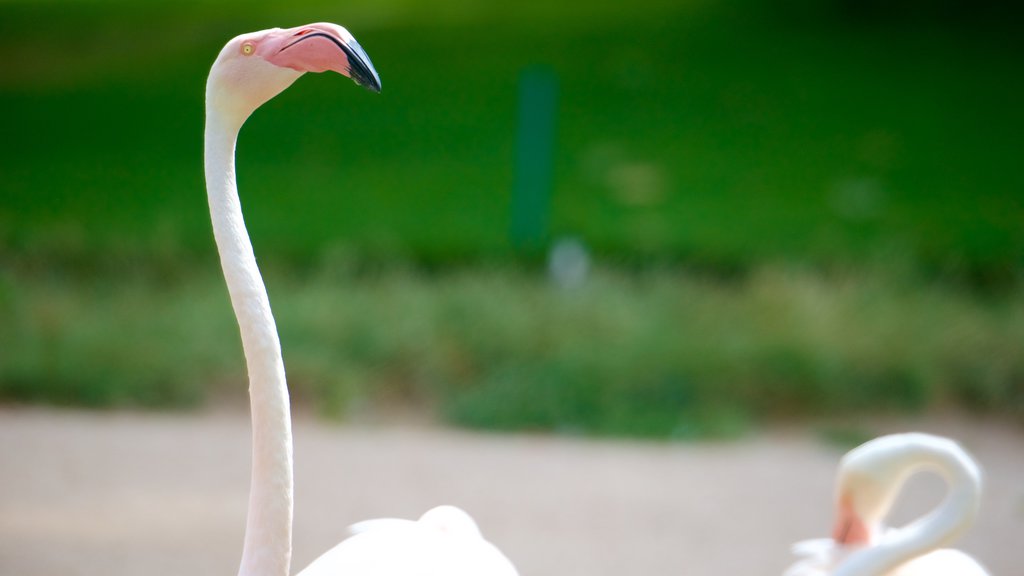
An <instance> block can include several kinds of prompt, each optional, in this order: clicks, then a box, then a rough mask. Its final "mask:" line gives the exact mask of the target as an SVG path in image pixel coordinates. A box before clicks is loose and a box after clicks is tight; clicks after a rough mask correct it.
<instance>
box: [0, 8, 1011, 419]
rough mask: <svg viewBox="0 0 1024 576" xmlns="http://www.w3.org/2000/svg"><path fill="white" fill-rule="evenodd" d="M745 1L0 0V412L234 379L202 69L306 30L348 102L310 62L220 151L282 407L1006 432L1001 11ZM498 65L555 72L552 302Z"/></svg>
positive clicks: (182, 399) (511, 73)
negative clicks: (278, 341)
mask: <svg viewBox="0 0 1024 576" xmlns="http://www.w3.org/2000/svg"><path fill="white" fill-rule="evenodd" d="M774 4H775V3H771V2H766V1H764V0H742V1H740V2H732V3H729V2H723V1H714V0H691V1H689V2H669V1H667V0H638V1H637V2H631V3H628V4H624V3H621V2H611V1H606V0H602V1H599V2H582V1H580V0H570V1H566V2H560V3H555V2H547V3H540V2H536V3H530V2H526V3H523V2H518V3H512V2H484V1H483V0H442V1H439V2H432V3H413V2H408V1H403V0H380V1H378V0H355V1H352V2H346V3H337V2H307V3H301V4H299V5H298V7H296V6H295V4H294V3H288V6H284V5H283V3H270V2H262V1H260V2H241V1H234V0H215V1H208V2H201V1H198V0H193V1H180V2H176V3H161V2H155V3H150V4H146V5H140V4H137V3H128V2H124V1H116V0H115V1H101V0H49V1H45V2H25V1H9V0H0V49H2V51H3V53H4V54H5V62H6V64H5V69H4V73H3V74H2V75H0V114H2V115H3V129H4V130H3V133H4V137H3V138H2V139H0V398H6V399H15V400H21V401H50V402H61V403H76V404H89V405H96V406H108V405H122V404H129V405H149V406H166V405H191V404H194V403H196V402H201V401H202V400H203V398H204V397H205V396H206V395H207V394H208V393H209V389H213V390H217V389H218V383H223V382H231V383H236V382H237V380H238V378H239V370H240V369H241V367H240V361H239V357H238V355H239V353H240V351H239V350H238V347H237V342H236V341H235V338H236V335H235V332H234V328H233V326H232V323H231V317H230V308H229V307H228V306H227V302H226V300H225V299H224V293H223V288H222V287H221V285H220V281H219V279H218V278H217V277H216V264H215V260H214V258H213V241H212V235H211V233H210V225H209V216H208V213H207V208H206V198H205V191H204V189H203V177H202V150H201V145H202V142H201V135H202V124H203V100H202V97H203V85H204V81H205V77H206V73H207V71H208V69H209V66H210V64H211V63H212V60H213V58H214V56H215V55H216V53H217V51H218V50H219V49H220V47H221V46H222V45H223V43H224V42H225V41H226V40H227V39H228V38H230V37H231V36H233V35H235V34H238V33H241V32H246V31H251V30H256V29H260V28H266V27H271V26H278V25H280V26H294V25H298V24H302V23H306V22H312V21H317V20H331V21H337V22H340V23H343V24H345V25H346V26H348V27H349V29H350V30H351V31H352V32H353V33H354V34H355V35H356V37H357V38H359V40H360V42H361V44H362V45H363V47H364V48H365V49H366V51H367V52H368V53H369V54H370V56H371V57H372V59H373V62H374V64H375V66H376V68H377V69H378V71H379V72H380V75H381V79H382V82H383V92H382V93H381V94H380V95H375V94H371V93H369V92H366V91H364V90H361V89H358V88H357V87H355V86H353V85H352V83H351V82H349V81H348V80H346V79H344V78H339V77H337V76H328V75H309V77H307V78H303V79H302V80H301V81H299V82H298V83H296V85H295V86H294V87H293V88H291V89H289V90H288V91H287V92H286V93H284V94H283V95H281V96H280V97H278V98H276V99H275V100H273V101H271V102H270V103H269V104H267V105H266V106H264V107H263V108H262V109H260V110H259V111H258V112H257V113H256V114H255V115H254V116H253V117H252V118H251V119H250V120H249V122H248V123H247V124H246V127H245V129H244V130H243V132H242V135H241V140H240V143H239V150H238V164H239V166H238V170H239V186H240V189H241V195H242V201H243V205H244V207H245V211H246V218H247V222H248V225H249V231H250V233H251V234H252V236H253V240H254V244H255V247H256V251H257V254H258V255H259V256H260V261H261V263H262V264H263V265H264V267H266V268H267V269H268V270H270V271H271V274H270V280H271V281H270V291H271V296H272V297H273V298H274V303H275V306H276V307H277V310H278V316H279V318H280V321H281V324H282V332H283V340H284V342H285V353H286V357H287V361H288V365H289V372H290V374H291V378H292V384H293V386H294V387H295V390H296V393H297V395H298V396H299V397H300V398H309V399H312V400H313V401H314V402H316V403H318V404H322V405H324V406H327V407H328V410H329V411H333V412H335V413H344V412H346V411H348V410H350V409H352V408H351V407H352V406H357V405H358V401H357V400H358V398H360V397H362V396H373V397H376V396H377V395H379V394H381V392H380V391H381V390H383V391H384V392H383V394H384V396H388V394H390V393H389V392H387V391H388V390H395V392H394V395H396V396H397V397H400V398H414V399H416V400H417V401H423V402H426V403H427V404H429V405H432V406H434V407H435V408H436V409H437V410H438V412H439V413H442V414H444V415H446V416H447V417H448V418H450V419H452V420H453V421H457V422H461V423H465V424H471V425H477V426H491V427H499V428H515V427H524V426H525V427H534V428H545V429H570V430H584V431H594V432H600V433H627V434H645V435H668V434H682V435H687V434H691V433H703V432H708V431H710V432H715V433H728V432H730V431H734V430H737V429H741V428H743V427H744V426H745V423H747V422H749V421H751V420H757V419H758V418H759V417H760V416H762V415H769V416H771V415H774V416H789V415H804V416H805V415H808V414H814V413H817V412H819V411H825V412H828V413H840V412H842V411H843V410H845V409H852V410H855V411H856V410H862V411H863V410H873V409H876V408H877V409H891V408H895V409H920V408H926V407H932V406H941V405H944V404H946V403H949V402H955V403H959V404H964V403H966V404H967V405H970V406H973V407H976V408H981V409H985V410H990V411H995V412H1010V413H1013V414H1020V413H1021V410H1022V408H1021V406H1022V402H1024V400H1022V398H1024V391H1022V388H1021V382H1024V376H1022V374H1024V367H1022V366H1021V364H1020V360H1019V359H1020V358H1022V357H1024V349H1022V348H1021V342H1024V337H1022V334H1021V329H1022V328H1021V326H1022V324H1024V320H1022V316H1021V310H1022V309H1024V308H1022V305H1021V302H1020V294H1021V290H1020V288H1021V272H1022V270H1024V170H1021V169H1020V166H1021V159H1022V158H1024V106H1021V103H1022V102H1024V75H1022V74H1020V63H1021V62H1022V61H1024V60H1022V57H1024V42H1022V41H1021V36H1020V34H1019V29H1020V27H1019V26H1018V24H1019V22H1020V19H1019V18H1017V17H1016V15H1015V14H1014V10H1012V9H1009V8H1007V9H1005V10H1004V9H1003V8H1000V7H999V6H997V4H998V3H997V2H983V3H981V4H978V5H977V7H976V8H970V9H968V8H964V7H965V6H967V5H966V4H965V3H963V2H959V0H956V1H955V0H943V1H941V2H937V3H932V2H918V1H909V0H908V2H907V3H906V4H905V5H904V4H900V7H897V8H892V7H888V5H882V4H880V3H876V2H862V3H856V2H854V3H851V2H844V1H839V0H832V1H827V2H826V1H822V2H798V3H793V4H790V5H789V7H787V8H783V7H778V6H774ZM957 10H968V11H967V12H962V13H961V12H957ZM993 12H995V13H998V14H995V15H993ZM529 70H542V71H546V72H550V73H552V74H553V75H554V77H555V78H557V83H558V108H557V109H558V114H557V130H556V142H555V157H554V178H553V183H552V184H553V188H552V195H551V198H550V205H549V210H550V214H549V216H548V218H547V221H548V222H549V226H548V228H547V230H546V231H545V236H546V238H547V239H554V238H559V237H564V236H571V237H576V238H579V239H581V240H582V241H583V242H584V243H585V244H586V245H587V246H588V248H589V249H590V250H591V252H592V254H594V256H595V257H596V259H597V261H598V262H599V263H600V264H599V266H598V273H597V275H596V276H595V279H594V280H593V282H594V284H593V285H589V286H588V287H587V289H586V290H587V291H585V292H583V293H581V294H578V295H577V297H574V298H567V297H564V296H565V295H559V294H558V293H556V292H552V291H551V287H550V286H548V285H547V284H545V282H544V280H543V278H542V277H541V276H540V275H538V274H535V273H530V272H529V271H531V270H535V269H536V263H537V262H538V261H539V259H540V257H542V256H543V246H541V247H539V248H538V247H533V248H532V249H526V250H524V249H521V248H517V246H516V245H515V244H514V243H513V242H512V241H511V240H510V238H509V229H510V217H511V216H510V215H511V206H512V203H513V198H512V190H513V188H514V184H515V181H516V180H515V179H516V166H515V162H516V158H517V153H516V133H517V126H518V119H517V110H518V102H517V94H518V90H519V80H520V77H521V75H522V74H523V73H524V71H529ZM381 270H384V271H386V272H380V271H381ZM394 270H398V271H399V272H394ZM339 271H340V272H339ZM338 274H340V278H341V280H339V279H338V278H339V277H338V276H337V275H338ZM378 274H379V275H378ZM336 294H348V295H350V297H351V299H352V303H348V300H346V299H345V298H341V297H340V296H336ZM304 297H306V298H307V300H306V301H305V303H303V300H302V299H303V298H304ZM488 298H491V299H493V300H494V301H493V302H487V299H488ZM303 306H305V308H304V307H303ZM815 306H817V307H815ZM402 310H405V311H406V312H407V314H406V313H402V312H401V311H402ZM552 319H558V321H560V322H563V323H564V327H563V328H559V329H552V328H550V326H551V325H552V324H551V323H552V322H553V320H552ZM708 334H713V335H714V337H713V338H705V336H706V335H708ZM611 352H615V353H614V354H613V353H611ZM229 388H234V386H231V387H229ZM331 407H333V408H331Z"/></svg>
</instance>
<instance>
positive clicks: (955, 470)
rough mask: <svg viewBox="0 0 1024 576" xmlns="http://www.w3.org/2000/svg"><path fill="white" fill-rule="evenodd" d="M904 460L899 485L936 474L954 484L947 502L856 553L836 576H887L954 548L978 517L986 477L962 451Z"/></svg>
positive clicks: (918, 450) (928, 450) (931, 451)
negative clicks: (935, 552) (917, 476)
mask: <svg viewBox="0 0 1024 576" xmlns="http://www.w3.org/2000/svg"><path fill="white" fill-rule="evenodd" d="M903 457H904V458H906V466H905V468H904V470H903V471H902V472H903V473H902V474H900V476H899V478H898V479H897V480H896V482H898V483H899V484H902V483H903V482H905V481H906V480H907V479H908V478H910V476H912V475H913V474H915V473H917V472H919V471H923V470H934V471H935V472H937V473H939V474H940V475H941V476H942V477H943V479H944V480H945V481H946V483H947V485H948V491H947V493H946V497H945V499H944V500H943V501H942V503H941V504H939V506H938V507H937V508H935V509H934V510H932V511H931V512H929V513H928V514H926V515H925V516H922V517H921V518H918V519H917V520H915V521H914V522H912V523H910V524H908V525H907V526H904V527H903V528H899V529H893V530H890V531H889V532H888V533H886V534H884V535H882V539H881V540H880V541H879V542H878V543H877V544H876V545H874V546H872V547H870V548H867V549H864V550H861V551H858V552H856V553H854V554H852V555H851V556H850V557H849V559H847V560H846V561H845V562H844V563H843V564H842V565H840V566H839V568H838V569H837V570H836V572H835V574H834V575H833V576H884V575H885V574H888V573H889V571H890V570H893V569H894V568H896V567H897V566H899V565H900V564H903V563H904V562H907V561H909V560H912V559H914V558H917V557H918V556H921V555H923V554H927V553H928V552H931V551H933V550H936V549H938V548H941V547H943V546H946V545H948V544H950V543H951V542H952V541H953V540H955V539H956V538H957V537H958V536H959V535H960V534H961V533H963V531H964V530H966V529H967V527H968V526H969V525H970V524H971V522H972V521H973V520H974V517H975V516H976V515H977V511H978V504H979V500H980V496H981V475H980V472H979V471H978V469H977V467H976V466H975V465H974V463H973V462H972V461H970V460H969V459H968V457H967V456H966V455H965V454H964V453H963V452H962V451H960V449H959V448H956V447H955V446H954V445H950V446H949V447H935V446H915V447H912V448H911V449H910V450H909V453H907V454H904V455H903Z"/></svg>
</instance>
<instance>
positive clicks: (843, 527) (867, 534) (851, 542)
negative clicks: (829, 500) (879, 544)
mask: <svg viewBox="0 0 1024 576" xmlns="http://www.w3.org/2000/svg"><path fill="white" fill-rule="evenodd" d="M838 512H839V517H838V518H837V519H836V524H835V528H833V530H832V539H833V540H835V541H836V543H837V544H840V545H843V546H864V545H867V544H870V542H871V529H870V528H869V527H868V525H867V524H866V523H865V522H864V520H863V519H862V518H861V517H860V516H859V515H858V514H857V513H856V512H854V510H853V506H852V505H851V503H850V500H849V499H848V498H843V499H842V500H840V503H839V510H838Z"/></svg>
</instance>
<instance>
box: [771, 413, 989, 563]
mask: <svg viewBox="0 0 1024 576" xmlns="http://www.w3.org/2000/svg"><path fill="white" fill-rule="evenodd" d="M924 470H932V471H934V472H937V473H938V474H940V475H941V476H942V477H943V479H944V480H945V481H946V483H947V486H948V489H947V493H946V497H945V499H944V500H943V501H942V503H940V504H939V505H938V507H936V508H935V509H934V510H932V511H931V512H929V513H928V514H926V515H925V516H923V517H921V518H919V519H917V520H915V521H914V522H912V523H910V524H908V525H906V526H904V527H902V528H888V527H886V526H885V524H884V523H883V521H884V520H885V516H886V515H887V514H888V513H889V510H890V509H891V508H892V505H893V502H894V500H895V499H896V496H897V495H898V494H899V491H900V489H901V488H902V486H903V484H904V483H905V482H906V481H907V480H908V479H909V478H910V477H911V476H912V475H914V474H915V473H917V472H920V471H924ZM980 497H981V470H980V469H979V468H978V466H977V464H975V463H974V460H972V459H971V457H970V456H968V455H967V453H966V452H965V451H964V450H963V449H962V448H960V446H959V445H958V444H957V443H956V442H954V441H952V440H949V439H947V438H941V437H938V436H932V435H930V434H922V433H907V434H892V435H888V436H882V437H880V438H876V439H874V440H871V441H869V442H866V443H865V444H862V445H861V446H859V447H857V448H855V449H853V450H851V451H850V452H849V453H847V454H846V455H845V456H844V457H843V459H842V461H841V462H840V464H839V474H838V477H837V481H836V508H837V513H838V514H837V519H836V523H835V527H834V529H833V533H832V538H826V539H819V540H808V541H805V542H800V543H798V544H797V545H796V546H794V552H795V553H797V554H798V555H801V556H806V558H804V559H803V560H801V561H799V562H797V563H796V564H794V565H793V566H792V567H790V568H789V570H787V571H786V572H785V576H925V575H928V576H988V572H986V571H985V569H984V568H982V566H981V565H980V564H979V563H978V562H977V561H976V560H974V559H973V558H971V557H970V556H968V555H967V554H965V553H963V552H961V551H959V550H952V549H947V548H940V547H941V546H945V545H947V544H949V543H951V542H952V541H953V540H955V539H956V538H957V537H958V536H960V534H962V533H963V532H964V531H965V530H966V529H967V528H968V526H969V525H970V524H971V522H973V521H974V518H975V516H976V515H977V512H978V505H979V500H980Z"/></svg>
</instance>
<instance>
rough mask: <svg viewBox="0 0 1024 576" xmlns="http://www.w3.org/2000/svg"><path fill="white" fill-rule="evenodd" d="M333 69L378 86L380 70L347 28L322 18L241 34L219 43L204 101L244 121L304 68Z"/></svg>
mask: <svg viewBox="0 0 1024 576" xmlns="http://www.w3.org/2000/svg"><path fill="white" fill-rule="evenodd" d="M327 70H332V71H334V72H337V73H339V74H342V75H344V76H348V77H349V78H351V79H352V80H354V81H355V83H356V84H359V85H360V86H364V87H365V88H367V89H369V90H372V91H374V92H380V76H378V75H377V71H376V70H375V69H374V68H373V63H372V62H370V57H369V56H367V55H366V52H365V51H363V48H362V47H361V46H360V45H359V43H358V42H356V39H355V38H353V37H352V35H351V34H349V32H348V30H346V29H344V28H342V27H341V26H338V25H337V24H331V23H327V22H321V23H317V24H309V25H306V26H299V27H297V28H286V29H282V28H272V29H270V30H263V31H260V32H251V33H249V34H242V35H241V36H238V37H236V38H234V39H232V40H231V41H230V42H228V43H227V45H225V46H224V48H223V49H222V50H221V51H220V55H219V56H217V60H216V61H214V63H213V69H212V70H211V71H210V79H209V80H208V82H207V86H206V101H207V107H208V108H210V109H216V110H217V111H218V112H219V113H221V114H226V115H228V116H229V117H233V118H234V119H235V120H236V121H238V123H239V125H241V122H244V121H245V119H246V118H248V116H249V114H251V113H252V112H253V111H254V110H256V109H257V108H259V107H260V106H261V105H263V103H265V102H266V101H268V100H270V99H271V98H273V97H274V96H276V95H278V94H280V93H281V92H282V91H283V90H284V89H285V88H287V87H288V86H291V84H292V82H294V81H295V80H297V79H298V78H299V76H302V74H304V73H306V72H325V71H327Z"/></svg>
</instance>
